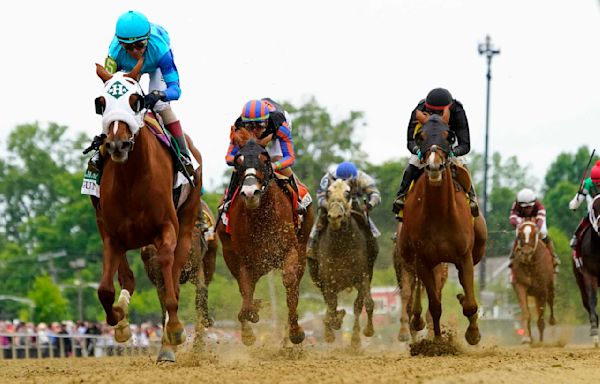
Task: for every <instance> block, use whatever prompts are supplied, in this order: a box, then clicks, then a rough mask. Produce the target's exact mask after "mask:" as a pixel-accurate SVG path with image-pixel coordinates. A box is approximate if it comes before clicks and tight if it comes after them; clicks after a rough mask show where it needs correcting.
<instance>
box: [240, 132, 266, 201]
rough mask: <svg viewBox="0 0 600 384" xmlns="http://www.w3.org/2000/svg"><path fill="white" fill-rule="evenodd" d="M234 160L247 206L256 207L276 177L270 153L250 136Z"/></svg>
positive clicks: (241, 192) (241, 191)
mask: <svg viewBox="0 0 600 384" xmlns="http://www.w3.org/2000/svg"><path fill="white" fill-rule="evenodd" d="M234 162H235V170H236V172H238V175H239V177H240V180H241V185H242V187H241V189H240V195H242V197H243V198H244V202H245V203H246V207H247V208H249V209H255V208H257V207H258V206H259V205H260V197H261V195H263V194H264V192H265V190H266V189H267V187H268V186H269V182H270V181H271V179H272V178H273V177H274V172H273V167H272V165H271V158H270V157H269V153H268V152H267V150H266V149H265V147H263V146H261V145H260V144H258V143H257V142H256V140H254V138H250V139H249V140H248V141H246V142H245V143H244V145H243V146H241V147H240V151H239V152H238V154H237V155H236V157H235V160H234Z"/></svg>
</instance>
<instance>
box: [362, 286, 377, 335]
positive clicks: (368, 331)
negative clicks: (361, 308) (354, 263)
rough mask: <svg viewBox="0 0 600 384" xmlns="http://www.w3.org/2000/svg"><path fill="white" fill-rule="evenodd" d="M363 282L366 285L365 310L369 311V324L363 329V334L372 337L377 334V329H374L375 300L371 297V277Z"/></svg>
mask: <svg viewBox="0 0 600 384" xmlns="http://www.w3.org/2000/svg"><path fill="white" fill-rule="evenodd" d="M363 284H364V286H365V291H364V297H365V310H366V311H367V326H366V327H365V329H364V331H363V335H365V336H366V337H371V336H373V335H374V334H375V330H374V329H373V309H375V302H374V301H373V297H371V277H369V280H366V279H365V281H364V282H363Z"/></svg>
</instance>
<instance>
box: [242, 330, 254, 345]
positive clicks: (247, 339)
mask: <svg viewBox="0 0 600 384" xmlns="http://www.w3.org/2000/svg"><path fill="white" fill-rule="evenodd" d="M255 342H256V336H254V333H250V334H245V335H244V334H243V335H242V343H244V345H245V346H246V347H249V346H251V345H254V343H255Z"/></svg>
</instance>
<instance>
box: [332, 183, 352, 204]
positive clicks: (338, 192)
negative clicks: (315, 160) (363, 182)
mask: <svg viewBox="0 0 600 384" xmlns="http://www.w3.org/2000/svg"><path fill="white" fill-rule="evenodd" d="M345 187H349V185H348V184H347V183H346V182H345V181H344V180H342V179H337V180H335V181H334V182H333V183H331V184H330V186H329V190H330V191H331V197H337V198H340V199H342V200H345V197H344V194H343V193H344V192H345V191H346V190H349V189H346V188H345Z"/></svg>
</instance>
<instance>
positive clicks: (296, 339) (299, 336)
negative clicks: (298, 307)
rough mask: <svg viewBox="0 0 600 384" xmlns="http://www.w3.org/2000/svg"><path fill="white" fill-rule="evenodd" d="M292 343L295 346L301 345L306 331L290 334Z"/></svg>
mask: <svg viewBox="0 0 600 384" xmlns="http://www.w3.org/2000/svg"><path fill="white" fill-rule="evenodd" d="M290 341H291V342H292V343H294V344H300V343H301V342H303V341H304V331H303V330H302V329H300V330H299V331H298V332H296V333H294V334H292V333H290Z"/></svg>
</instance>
